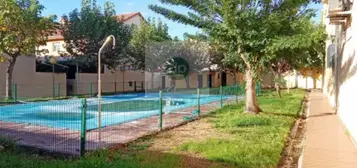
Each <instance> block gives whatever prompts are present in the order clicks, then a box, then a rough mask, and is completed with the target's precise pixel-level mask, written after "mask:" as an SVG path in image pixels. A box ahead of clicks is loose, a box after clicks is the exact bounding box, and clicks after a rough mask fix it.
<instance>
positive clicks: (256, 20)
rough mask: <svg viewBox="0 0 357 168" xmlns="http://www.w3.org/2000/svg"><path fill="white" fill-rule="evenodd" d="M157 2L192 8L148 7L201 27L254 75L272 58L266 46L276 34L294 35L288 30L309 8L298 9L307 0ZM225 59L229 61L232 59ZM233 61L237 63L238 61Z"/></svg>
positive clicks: (178, 0)
mask: <svg viewBox="0 0 357 168" xmlns="http://www.w3.org/2000/svg"><path fill="white" fill-rule="evenodd" d="M161 2H162V3H167V4H171V5H177V6H184V7H186V8H189V9H190V10H191V11H193V12H189V13H188V14H187V15H185V14H181V13H179V12H176V11H174V10H171V9H168V8H164V7H161V6H159V5H150V6H149V8H150V9H152V10H153V11H155V12H157V13H159V14H162V15H164V16H165V17H166V18H168V19H171V20H174V21H177V22H179V23H183V24H189V25H193V26H196V27H199V28H202V30H203V31H204V32H205V33H207V34H208V35H209V36H210V38H212V40H213V41H215V42H217V43H219V44H220V45H221V46H223V47H224V48H226V50H228V52H229V53H230V54H234V55H235V57H241V58H242V59H243V61H244V64H246V66H247V67H249V69H251V70H252V72H253V74H252V75H253V77H255V78H257V77H258V74H259V71H260V67H261V66H263V65H264V64H265V63H266V62H269V60H270V59H271V58H272V55H269V54H267V47H268V46H269V45H270V44H271V43H272V42H273V41H274V40H275V39H276V38H279V37H281V36H284V37H289V36H292V35H294V33H292V32H291V29H293V24H292V23H294V22H295V21H297V20H299V19H300V17H302V16H304V17H305V15H310V13H311V11H310V10H300V9H301V8H302V7H306V6H307V5H308V4H309V0H300V1H293V0H284V1H260V0H250V1H236V0H219V1H212V0H204V1H201V2H196V1H183V0H161ZM298 13H299V14H298ZM228 60H229V61H228V62H231V60H235V59H228ZM237 61H238V59H237ZM230 64H232V63H230ZM237 64H240V65H241V64H242V61H239V62H237Z"/></svg>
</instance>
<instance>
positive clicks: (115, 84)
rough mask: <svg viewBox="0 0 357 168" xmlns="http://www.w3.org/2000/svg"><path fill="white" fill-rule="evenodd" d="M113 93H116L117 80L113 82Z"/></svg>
mask: <svg viewBox="0 0 357 168" xmlns="http://www.w3.org/2000/svg"><path fill="white" fill-rule="evenodd" d="M114 93H117V81H115V82H114Z"/></svg>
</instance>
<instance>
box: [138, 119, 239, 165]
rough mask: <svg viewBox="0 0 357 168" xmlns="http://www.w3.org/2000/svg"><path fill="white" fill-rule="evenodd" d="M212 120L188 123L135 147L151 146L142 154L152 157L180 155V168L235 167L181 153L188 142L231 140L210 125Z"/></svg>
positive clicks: (185, 152) (141, 142)
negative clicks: (213, 139) (148, 154)
mask: <svg viewBox="0 0 357 168" xmlns="http://www.w3.org/2000/svg"><path fill="white" fill-rule="evenodd" d="M209 119H210V118H209V117H207V118H203V119H201V120H198V121H194V122H191V123H188V124H187V125H184V126H181V127H177V128H175V129H172V130H170V131H167V132H163V133H160V134H158V135H156V136H155V138H149V139H146V140H144V141H139V142H135V143H134V144H133V145H135V146H140V145H142V146H149V147H148V148H147V149H145V150H144V151H142V152H145V153H146V152H148V153H150V155H152V156H154V157H155V158H156V157H160V156H157V155H166V154H167V155H179V156H180V158H181V163H180V164H179V167H190V168H202V167H207V168H208V167H233V166H230V165H228V164H226V163H219V162H213V161H209V160H207V159H205V158H204V157H202V156H200V155H199V154H197V153H191V152H187V151H181V150H179V149H178V148H179V147H180V146H181V145H183V144H185V143H186V142H192V141H195V142H200V141H202V142H203V141H205V140H207V139H210V138H222V137H227V138H229V136H230V135H229V134H224V133H221V132H218V131H217V130H216V129H214V128H213V126H212V124H211V123H209V121H208V120H209Z"/></svg>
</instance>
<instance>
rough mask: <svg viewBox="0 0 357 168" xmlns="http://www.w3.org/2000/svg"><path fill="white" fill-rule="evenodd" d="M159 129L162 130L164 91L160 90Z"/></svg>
mask: <svg viewBox="0 0 357 168" xmlns="http://www.w3.org/2000/svg"><path fill="white" fill-rule="evenodd" d="M159 96H160V97H159V108H160V109H159V129H160V130H162V91H160V92H159Z"/></svg>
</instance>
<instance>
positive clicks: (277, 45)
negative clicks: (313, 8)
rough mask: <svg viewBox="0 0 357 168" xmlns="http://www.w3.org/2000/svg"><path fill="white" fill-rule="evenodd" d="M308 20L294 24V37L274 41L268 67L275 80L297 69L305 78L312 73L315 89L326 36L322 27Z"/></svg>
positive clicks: (303, 19)
mask: <svg viewBox="0 0 357 168" xmlns="http://www.w3.org/2000/svg"><path fill="white" fill-rule="evenodd" d="M310 18H311V17H309V16H308V17H306V18H302V19H301V20H299V21H298V22H296V23H295V26H294V31H295V35H293V36H289V37H281V38H279V39H276V40H275V41H274V42H273V43H272V45H271V46H270V48H269V50H270V51H271V52H270V54H275V57H274V59H272V60H271V62H270V65H271V68H272V70H273V72H274V74H275V76H276V79H277V78H281V75H282V74H283V73H285V72H287V71H290V70H292V69H297V70H299V71H300V73H301V74H302V75H303V76H304V77H305V78H307V77H308V74H309V73H310V72H312V77H313V78H314V87H316V80H315V79H316V77H318V76H320V72H321V71H322V66H323V60H324V59H323V57H324V55H325V40H326V38H327V34H326V32H325V28H324V26H323V25H321V24H315V23H313V22H311V20H310ZM306 86H307V84H306ZM277 91H278V88H277Z"/></svg>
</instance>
